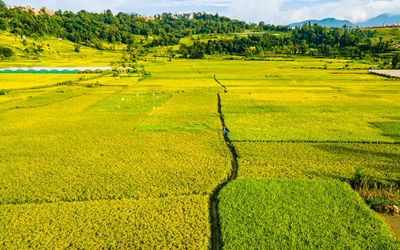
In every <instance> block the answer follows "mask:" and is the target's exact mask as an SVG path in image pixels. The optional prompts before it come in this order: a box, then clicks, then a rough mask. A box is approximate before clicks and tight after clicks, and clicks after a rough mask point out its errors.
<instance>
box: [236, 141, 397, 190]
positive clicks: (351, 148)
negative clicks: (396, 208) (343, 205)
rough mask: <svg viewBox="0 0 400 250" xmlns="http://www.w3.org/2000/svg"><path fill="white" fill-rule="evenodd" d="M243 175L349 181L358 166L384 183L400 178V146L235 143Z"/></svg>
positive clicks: (240, 171) (240, 174)
mask: <svg viewBox="0 0 400 250" xmlns="http://www.w3.org/2000/svg"><path fill="white" fill-rule="evenodd" d="M234 145H235V147H236V150H237V153H238V163H239V171H238V175H239V177H248V178H285V179H288V178H290V179H297V178H301V179H326V180H335V179H336V180H343V181H348V180H350V179H351V178H353V176H354V173H355V170H356V169H357V168H361V169H363V172H365V173H366V174H368V175H370V176H372V177H373V178H374V179H377V180H379V181H381V182H383V183H386V182H389V183H395V182H396V181H397V180H398V179H399V178H400V145H385V144H359V143H256V142H248V143H234Z"/></svg>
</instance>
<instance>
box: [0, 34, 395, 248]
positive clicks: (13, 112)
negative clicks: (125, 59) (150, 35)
mask: <svg viewBox="0 0 400 250" xmlns="http://www.w3.org/2000/svg"><path fill="white" fill-rule="evenodd" d="M0 37H4V38H5V39H6V40H7V39H8V40H10V42H12V43H18V42H20V41H16V40H15V39H17V38H10V36H7V35H4V34H0ZM13 39H14V40H15V41H14V40H13ZM4 41H5V40H4ZM29 42H33V41H30V40H29V39H28V43H29ZM43 43H49V46H48V47H49V49H47V50H46V51H45V52H43V55H42V56H41V57H39V58H37V59H35V58H22V57H23V56H22V55H23V52H22V51H17V56H20V57H21V59H18V60H15V61H2V62H0V68H6V67H14V66H15V67H39V66H40V67H53V66H60V67H74V66H77V65H83V64H82V62H85V65H87V66H88V67H89V66H93V67H95V66H110V65H112V64H113V62H114V61H116V60H119V59H120V58H121V57H122V54H123V53H124V52H123V51H122V49H120V50H118V49H117V50H113V51H101V52H99V51H97V50H95V49H93V48H83V49H82V50H81V53H79V54H75V52H73V44H70V43H69V42H65V41H59V40H57V39H53V38H51V39H48V40H43ZM15 46H16V47H18V46H17V45H15ZM57 51H58V53H57ZM65 58H68V60H65ZM60 59H63V60H60ZM61 62H65V63H64V64H63V63H61ZM326 64H327V65H328V66H327V67H326V69H325V67H324V65H326ZM345 65H348V66H347V67H346V66H345ZM370 66H371V65H367V64H365V63H362V62H350V61H347V60H328V59H326V60H325V59H315V58H303V57H298V58H297V57H296V58H274V59H273V60H269V61H244V60H217V59H215V60H211V59H210V60H180V59H174V60H172V61H167V60H165V59H158V60H157V61H151V60H147V61H145V62H140V63H139V65H138V68H139V69H141V71H139V72H137V73H133V74H121V75H114V76H112V75H95V77H96V78H95V79H94V76H93V75H86V74H77V75H73V74H65V75H64V74H62V75H59V74H43V75H42V74H18V73H16V74H7V73H4V74H1V75H0V90H1V89H6V90H11V91H10V92H7V93H6V94H5V95H0V141H1V143H0V215H1V216H0V245H1V246H3V247H4V248H29V247H32V248H67V247H72V248H195V249H207V248H211V247H212V245H213V241H215V240H216V239H215V236H213V234H214V233H213V230H215V227H218V225H216V224H215V218H213V216H212V212H210V210H212V209H213V203H212V202H213V197H214V195H215V190H217V189H218V187H220V186H221V184H222V183H225V182H226V181H227V180H229V179H230V178H231V177H232V176H234V175H235V173H234V171H233V169H232V159H233V161H234V163H237V166H238V171H237V177H238V179H239V180H237V181H234V182H233V183H230V184H229V185H227V186H226V187H225V188H222V190H221V193H220V196H218V197H216V198H217V199H218V200H219V201H220V203H219V204H220V205H219V206H218V212H219V214H220V221H219V222H220V224H219V226H220V231H221V238H222V243H223V246H224V248H225V249H231V248H240V247H241V246H244V245H247V246H248V248H254V249H257V248H258V249H262V248H268V247H271V246H272V247H277V248H293V247H301V248H313V247H314V248H335V247H338V246H339V247H342V248H346V247H348V248H353V247H357V246H360V245H363V246H366V247H367V248H368V246H369V247H374V246H379V247H382V248H398V247H399V245H398V243H397V242H396V241H395V240H394V238H393V237H392V236H391V235H390V232H389V230H388V229H387V227H386V225H385V224H384V222H383V221H381V220H380V219H378V218H377V217H376V215H375V214H374V212H373V211H372V210H370V209H369V208H368V207H367V206H366V205H365V204H363V201H362V200H361V198H360V197H359V196H358V195H357V194H356V193H355V192H353V191H352V190H351V189H350V187H349V185H348V184H347V183H346V182H349V180H350V179H351V178H352V176H353V175H354V173H355V171H356V169H357V168H360V167H361V168H362V169H363V170H364V171H365V172H366V173H368V174H369V175H371V176H373V177H374V178H376V179H378V180H380V181H382V182H385V183H395V182H397V180H398V179H399V178H400V167H399V156H400V145H399V144H400V134H399V132H398V131H399V124H400V122H399V121H400V116H399V111H400V104H399V102H398V100H400V94H399V93H400V92H399V90H400V85H399V82H398V81H397V80H394V79H389V78H383V77H380V76H377V75H373V74H369V73H368V70H367V68H368V67H370ZM143 72H146V74H145V73H143ZM66 82H73V84H65V83H66ZM59 83H64V84H59ZM224 87H225V88H224ZM225 90H226V91H225ZM217 94H219V95H220V98H221V102H220V103H218V98H217ZM219 104H220V105H221V107H220V108H221V114H220V113H219V112H218V111H219V107H218V105H219ZM221 121H223V122H224V123H225V126H226V128H223V127H222V124H221ZM224 129H225V132H226V134H225V135H224V134H223V131H224ZM228 131H229V132H228ZM227 138H228V139H229V141H225V140H227ZM224 139H225V140H224ZM227 145H228V146H227ZM232 148H234V149H235V152H234V153H235V154H236V153H237V162H235V161H236V158H235V155H234V154H233V153H232V152H230V150H231V151H232ZM230 153H232V155H231V154H230ZM280 179H284V180H280ZM300 191H302V192H300ZM245 197H250V198H248V199H247V198H245ZM318 204H319V205H318ZM285 208H286V209H285ZM271 211H274V212H271ZM279 211H284V212H287V213H282V212H279ZM315 213H316V214H318V215H319V216H317V217H316V216H314V215H315ZM326 218H331V220H328V221H325V219H326ZM278 222H279V223H278ZM310 222H311V223H310ZM324 223H325V224H324ZM217 224H218V223H217ZM332 225H333V227H330V226H332Z"/></svg>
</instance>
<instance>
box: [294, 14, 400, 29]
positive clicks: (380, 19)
mask: <svg viewBox="0 0 400 250" xmlns="http://www.w3.org/2000/svg"><path fill="white" fill-rule="evenodd" d="M307 23H311V25H314V24H319V25H321V26H325V27H330V28H331V27H339V28H341V27H343V26H348V27H357V26H358V27H371V26H383V25H384V24H386V25H393V24H397V23H400V15H390V14H382V15H379V16H377V17H374V18H371V19H369V20H367V21H365V22H358V23H352V22H350V21H348V20H338V19H335V18H325V19H322V20H307V21H303V22H298V23H292V24H289V26H291V27H296V26H302V25H303V24H307Z"/></svg>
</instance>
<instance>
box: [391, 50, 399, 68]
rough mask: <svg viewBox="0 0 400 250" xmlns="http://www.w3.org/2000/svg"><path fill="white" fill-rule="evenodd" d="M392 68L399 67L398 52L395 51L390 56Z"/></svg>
mask: <svg viewBox="0 0 400 250" xmlns="http://www.w3.org/2000/svg"><path fill="white" fill-rule="evenodd" d="M392 68H393V69H399V68H400V53H396V54H394V55H393V58H392Z"/></svg>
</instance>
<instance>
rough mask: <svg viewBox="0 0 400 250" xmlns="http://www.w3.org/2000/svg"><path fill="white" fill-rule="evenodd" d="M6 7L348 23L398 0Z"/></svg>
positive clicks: (121, 0)
mask: <svg viewBox="0 0 400 250" xmlns="http://www.w3.org/2000/svg"><path fill="white" fill-rule="evenodd" d="M4 2H5V3H6V4H7V5H9V6H28V5H30V6H32V7H34V8H41V7H43V6H45V7H47V8H49V9H52V10H59V9H61V10H63V11H64V10H71V11H74V12H77V11H79V10H82V9H84V10H87V11H93V12H102V11H104V10H107V9H110V10H112V11H113V12H114V13H118V12H125V13H139V14H143V15H155V14H160V13H163V12H171V13H175V12H207V13H213V14H215V13H219V14H220V15H224V16H227V17H230V18H235V19H239V20H243V21H247V22H252V23H258V22H260V21H264V22H265V23H270V24H276V25H278V24H290V23H294V22H299V21H305V20H309V19H324V18H336V19H339V20H349V21H351V22H354V23H356V22H362V21H366V20H368V19H370V18H373V17H376V16H378V15H380V14H384V13H388V14H400V0H390V1H374V0H372V1H366V0H339V1H338V0H301V1H293V0H271V1H268V2H267V1H261V0H148V1H146V2H143V1H139V0H133V1H128V0H117V1H113V2H110V1H105V0H94V1H90V2H84V3H82V2H80V1H77V0H70V1H60V0H30V1H19V0H17V1H4Z"/></svg>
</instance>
